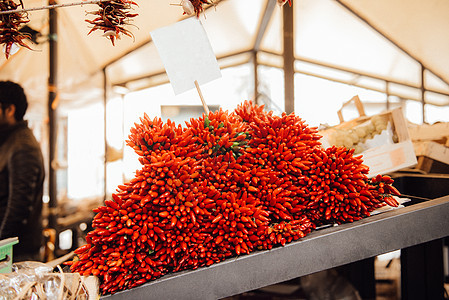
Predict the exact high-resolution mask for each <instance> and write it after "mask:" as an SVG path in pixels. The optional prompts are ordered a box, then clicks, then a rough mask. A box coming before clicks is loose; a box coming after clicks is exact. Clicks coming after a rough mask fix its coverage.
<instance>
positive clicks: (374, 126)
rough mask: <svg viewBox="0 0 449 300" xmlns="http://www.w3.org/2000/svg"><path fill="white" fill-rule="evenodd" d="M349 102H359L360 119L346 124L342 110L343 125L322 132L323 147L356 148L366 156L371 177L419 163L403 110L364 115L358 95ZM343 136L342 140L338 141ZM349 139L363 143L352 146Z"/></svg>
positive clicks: (366, 163) (358, 153) (365, 161)
mask: <svg viewBox="0 0 449 300" xmlns="http://www.w3.org/2000/svg"><path fill="white" fill-rule="evenodd" d="M350 101H354V102H355V103H356V107H357V109H358V111H359V114H360V117H359V118H356V119H353V120H350V121H344V120H343V118H342V117H341V116H342V114H341V110H340V111H339V117H340V121H341V123H340V124H339V125H336V126H333V127H330V128H327V129H324V130H322V131H320V132H319V133H320V134H321V135H322V136H323V139H322V143H323V146H324V147H328V146H331V145H336V146H345V147H347V148H356V152H355V155H363V157H362V158H363V161H364V164H365V165H367V166H368V167H369V169H370V171H369V174H368V177H374V176H376V175H377V174H386V173H391V172H394V171H397V170H400V169H403V168H408V167H412V166H415V165H416V164H417V160H416V155H415V152H414V148H413V143H412V141H411V139H410V135H409V132H408V128H407V122H406V120H405V117H404V114H403V111H402V109H401V108H397V109H394V110H390V111H386V112H383V113H380V114H377V115H373V116H365V115H364V111H363V109H362V108H363V106H362V104H361V102H360V99H359V98H358V97H357V96H355V97H353V98H352V99H351V100H350ZM350 101H348V102H346V103H345V104H344V106H345V105H347V104H348V103H349V102H350ZM367 131H369V132H368V133H367ZM364 134H365V135H364ZM357 135H358V136H357ZM342 136H343V139H342V140H338V138H339V137H342ZM350 138H352V142H354V141H357V138H359V139H361V140H358V141H357V142H356V144H352V142H351V141H350V140H349V139H350Z"/></svg>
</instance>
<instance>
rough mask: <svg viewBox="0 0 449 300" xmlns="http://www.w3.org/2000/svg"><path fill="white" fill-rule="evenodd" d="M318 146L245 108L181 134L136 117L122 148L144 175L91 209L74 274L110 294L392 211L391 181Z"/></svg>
mask: <svg viewBox="0 0 449 300" xmlns="http://www.w3.org/2000/svg"><path fill="white" fill-rule="evenodd" d="M319 139H320V136H319V135H318V133H317V129H316V128H312V127H309V126H307V124H305V122H304V121H303V120H301V119H300V118H299V117H297V116H295V115H294V114H290V115H287V114H285V113H284V114H282V116H275V115H273V114H272V112H266V111H264V110H263V106H256V105H253V104H252V103H251V102H244V103H243V104H241V105H239V106H238V107H237V108H236V110H235V111H234V112H232V113H228V112H227V111H222V110H218V111H216V112H211V113H210V114H209V115H208V116H205V115H203V116H202V117H201V118H198V119H193V118H192V119H190V121H189V122H186V126H185V127H181V126H180V125H176V124H174V123H173V122H171V121H170V120H168V121H167V122H166V123H163V122H162V121H161V119H160V118H154V119H153V120H151V119H150V118H149V117H148V116H147V115H146V114H144V117H143V118H140V123H139V124H137V123H135V127H134V128H132V129H131V134H130V135H129V140H128V141H127V144H128V145H129V146H130V147H132V148H133V149H134V150H135V152H136V153H137V154H138V155H139V160H140V162H141V163H142V168H141V169H140V170H138V171H136V175H135V177H134V178H133V179H132V180H131V181H130V182H127V183H125V184H123V185H120V186H118V189H117V192H116V193H115V194H113V195H112V199H110V200H106V201H105V205H104V206H100V207H98V208H96V209H95V210H94V211H95V212H96V213H97V214H96V216H95V217H94V220H93V222H92V225H93V227H94V228H95V229H94V230H93V231H91V232H89V233H88V234H87V238H86V240H87V244H86V245H84V246H82V247H80V248H78V249H77V250H76V251H75V252H76V253H77V254H78V257H77V258H76V259H75V260H74V261H71V262H69V264H71V271H73V272H79V273H81V274H82V275H85V276H87V275H95V276H98V277H99V278H100V282H101V285H100V289H101V292H102V293H103V294H109V293H111V294H112V293H115V292H117V291H119V290H125V289H130V288H133V287H136V286H139V285H141V284H143V283H145V282H148V281H151V280H154V279H156V278H159V277H161V276H163V275H164V274H167V273H170V272H176V271H180V270H185V269H196V268H198V267H203V266H209V265H211V264H214V263H217V262H220V261H223V260H224V259H226V258H228V257H232V256H236V255H242V254H249V253H251V252H252V251H255V250H266V249H271V248H272V247H274V246H277V245H285V244H286V243H289V242H292V241H295V240H298V239H300V238H302V237H304V236H305V235H307V234H308V233H309V232H311V231H312V230H313V229H315V228H316V226H317V225H322V224H334V223H338V224H340V223H345V222H353V221H355V220H359V219H361V218H363V217H366V216H369V215H370V212H371V211H373V210H374V209H376V208H378V207H381V206H383V205H385V203H387V204H389V205H392V206H397V205H398V203H397V202H396V200H395V199H394V198H393V197H392V196H391V195H392V194H395V195H398V194H399V193H398V191H397V190H396V189H395V188H394V187H392V186H391V184H392V183H393V180H392V179H391V178H390V177H388V176H381V175H378V176H377V177H375V178H373V179H368V178H367V175H366V174H367V173H368V167H367V166H365V165H363V163H362V159H361V157H360V156H358V157H354V156H353V150H348V149H346V148H344V147H340V148H337V147H331V148H328V149H324V148H323V147H322V146H321V143H320V141H319Z"/></svg>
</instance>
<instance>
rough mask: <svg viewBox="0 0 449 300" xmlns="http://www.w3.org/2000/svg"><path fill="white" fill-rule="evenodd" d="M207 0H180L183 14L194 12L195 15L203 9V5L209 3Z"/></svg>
mask: <svg viewBox="0 0 449 300" xmlns="http://www.w3.org/2000/svg"><path fill="white" fill-rule="evenodd" d="M211 3H212V2H209V1H208V0H182V1H181V6H182V8H183V9H184V14H188V15H190V14H193V13H194V14H196V16H197V17H199V16H200V14H201V13H202V12H203V11H204V5H208V4H211Z"/></svg>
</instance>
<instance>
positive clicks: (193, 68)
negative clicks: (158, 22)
mask: <svg viewBox="0 0 449 300" xmlns="http://www.w3.org/2000/svg"><path fill="white" fill-rule="evenodd" d="M151 38H152V39H153V42H154V44H155V45H156V48H157V50H158V52H159V55H160V56H161V59H162V62H163V64H164V66H165V70H166V72H167V75H168V78H169V79H170V83H171V85H172V87H173V91H174V92H175V95H178V94H181V93H183V92H186V91H188V90H190V89H192V88H195V84H194V82H195V80H197V81H198V83H199V84H205V83H207V82H209V81H212V80H215V79H217V78H220V77H221V72H220V67H219V66H218V62H217V59H216V58H215V54H214V52H213V50H212V46H211V45H210V42H209V39H208V37H207V34H206V31H205V30H204V28H203V25H202V24H201V22H200V21H199V20H198V19H197V18H196V17H191V18H188V19H185V20H183V21H180V22H177V23H175V24H173V25H170V26H166V27H162V28H159V29H156V30H154V31H152V32H151Z"/></svg>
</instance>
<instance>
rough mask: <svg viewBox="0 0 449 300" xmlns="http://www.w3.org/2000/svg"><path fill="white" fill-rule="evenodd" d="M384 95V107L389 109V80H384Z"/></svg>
mask: <svg viewBox="0 0 449 300" xmlns="http://www.w3.org/2000/svg"><path fill="white" fill-rule="evenodd" d="M385 95H387V99H386V103H385V104H386V109H387V110H389V109H390V82H389V81H385Z"/></svg>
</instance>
